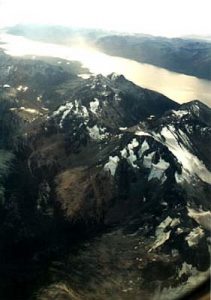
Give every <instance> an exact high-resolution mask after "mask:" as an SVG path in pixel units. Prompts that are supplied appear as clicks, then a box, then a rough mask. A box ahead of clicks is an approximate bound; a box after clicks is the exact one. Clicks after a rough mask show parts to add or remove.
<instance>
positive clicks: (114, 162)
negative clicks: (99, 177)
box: [104, 156, 120, 176]
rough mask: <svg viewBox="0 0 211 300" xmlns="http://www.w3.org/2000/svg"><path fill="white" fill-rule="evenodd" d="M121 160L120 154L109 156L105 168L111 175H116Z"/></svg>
mask: <svg viewBox="0 0 211 300" xmlns="http://www.w3.org/2000/svg"><path fill="white" fill-rule="evenodd" d="M119 161H120V159H119V157H118V156H109V161H108V162H107V163H106V164H105V166H104V170H106V171H109V172H110V173H111V175H112V176H114V175H115V173H116V168H117V166H118V162H119Z"/></svg>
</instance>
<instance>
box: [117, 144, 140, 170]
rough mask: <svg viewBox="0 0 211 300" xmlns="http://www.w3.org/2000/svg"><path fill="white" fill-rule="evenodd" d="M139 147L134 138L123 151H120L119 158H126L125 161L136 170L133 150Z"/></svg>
mask: <svg viewBox="0 0 211 300" xmlns="http://www.w3.org/2000/svg"><path fill="white" fill-rule="evenodd" d="M138 146H139V142H138V141H137V139H136V138H134V139H133V140H132V141H131V142H130V143H129V144H128V145H127V146H126V148H124V149H123V150H121V151H120V153H121V156H122V157H124V158H126V159H127V161H128V162H129V163H130V164H131V165H132V166H133V167H134V168H138V166H136V165H135V164H134V163H135V161H136V160H137V157H136V155H135V153H134V151H133V149H134V148H137V147H138Z"/></svg>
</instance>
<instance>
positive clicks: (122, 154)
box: [120, 148, 128, 158]
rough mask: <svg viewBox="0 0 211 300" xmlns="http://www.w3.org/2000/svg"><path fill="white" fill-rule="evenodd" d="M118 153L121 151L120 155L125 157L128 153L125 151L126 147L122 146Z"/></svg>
mask: <svg viewBox="0 0 211 300" xmlns="http://www.w3.org/2000/svg"><path fill="white" fill-rule="evenodd" d="M120 153H121V156H122V157H124V158H127V156H128V153H127V149H126V148H124V149H123V150H121V151H120Z"/></svg>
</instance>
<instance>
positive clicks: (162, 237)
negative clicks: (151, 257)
mask: <svg viewBox="0 0 211 300" xmlns="http://www.w3.org/2000/svg"><path fill="white" fill-rule="evenodd" d="M171 222H172V218H171V217H169V216H168V217H167V218H166V219H165V220H164V221H163V222H161V223H160V225H158V227H157V228H156V231H155V236H156V240H155V243H154V245H153V246H152V248H151V249H150V250H149V252H151V251H152V250H154V249H156V248H158V247H160V246H161V245H163V244H164V243H165V242H166V241H167V240H168V239H169V237H170V233H171V230H169V231H167V232H165V230H166V227H168V226H169V225H170V224H171Z"/></svg>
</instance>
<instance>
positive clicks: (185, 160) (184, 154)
mask: <svg viewBox="0 0 211 300" xmlns="http://www.w3.org/2000/svg"><path fill="white" fill-rule="evenodd" d="M179 134H180V137H181V132H179ZM161 136H163V137H164V138H165V144H166V146H167V147H168V148H169V150H170V151H171V152H172V153H173V154H174V156H175V157H176V158H177V159H178V161H179V162H180V163H181V164H182V166H183V168H182V175H179V174H177V175H176V176H175V177H176V180H177V181H178V182H182V181H184V180H186V181H190V178H191V176H192V175H193V174H196V175H197V176H198V177H199V178H200V179H201V180H203V181H204V182H207V183H210V184H211V173H210V172H209V171H208V170H207V168H206V167H205V165H204V164H203V162H202V161H200V160H199V159H198V158H197V157H196V156H195V155H193V154H192V153H191V152H190V151H189V150H188V149H187V148H186V147H185V145H183V144H181V143H179V141H178V135H177V132H176V130H175V128H174V127H173V126H172V125H170V126H168V127H164V128H163V129H162V131H161ZM184 136H185V133H183V138H182V139H183V141H184V140H185V143H187V137H184Z"/></svg>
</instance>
